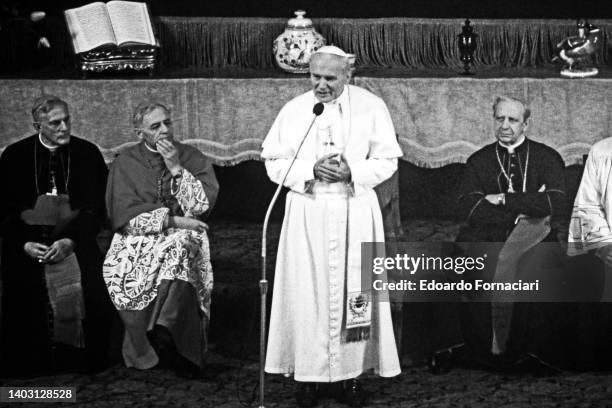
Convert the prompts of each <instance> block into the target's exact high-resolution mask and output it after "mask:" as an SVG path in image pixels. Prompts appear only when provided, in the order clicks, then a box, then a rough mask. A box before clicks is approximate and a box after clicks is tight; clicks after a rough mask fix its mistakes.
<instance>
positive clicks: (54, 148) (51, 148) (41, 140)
mask: <svg viewBox="0 0 612 408" xmlns="http://www.w3.org/2000/svg"><path fill="white" fill-rule="evenodd" d="M38 140H40V144H41V145H43V146H44V147H45V148H46V149H47V150H49V151H51V152H54V151H56V150H57V149H58V148H59V146H50V145H48V144H46V143H45V142H44V141H43V137H42V135H41V134H40V133H39V134H38Z"/></svg>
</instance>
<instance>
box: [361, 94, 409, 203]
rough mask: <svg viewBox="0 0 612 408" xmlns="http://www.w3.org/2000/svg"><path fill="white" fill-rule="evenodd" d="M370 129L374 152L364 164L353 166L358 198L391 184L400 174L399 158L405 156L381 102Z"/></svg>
mask: <svg viewBox="0 0 612 408" xmlns="http://www.w3.org/2000/svg"><path fill="white" fill-rule="evenodd" d="M365 126H367V127H370V142H369V143H370V149H369V153H368V156H367V157H365V158H364V159H362V160H356V161H352V162H349V167H350V168H351V179H352V181H353V185H354V187H355V192H356V193H357V194H358V193H359V192H360V190H369V189H372V188H374V187H376V186H377V185H379V184H380V183H382V182H383V181H385V180H387V179H388V178H389V177H391V176H392V175H393V173H394V172H395V171H396V170H397V158H398V157H401V156H402V155H403V153H402V150H401V149H400V147H399V144H398V143H397V136H396V134H395V128H394V127H393V122H392V121H391V115H390V114H389V110H388V109H387V106H386V105H385V103H384V102H383V101H382V99H378V100H377V103H376V105H375V106H374V113H373V121H372V123H367V124H365Z"/></svg>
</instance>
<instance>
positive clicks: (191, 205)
mask: <svg viewBox="0 0 612 408" xmlns="http://www.w3.org/2000/svg"><path fill="white" fill-rule="evenodd" d="M175 197H176V199H177V201H178V202H179V204H180V206H181V209H182V210H183V213H184V214H185V216H186V217H189V216H197V215H200V214H202V213H203V212H204V211H206V210H208V207H209V203H208V197H206V192H205V191H204V188H203V187H202V182H201V181H200V180H198V179H196V178H195V177H194V176H193V174H191V173H190V172H189V171H187V170H183V177H182V179H181V181H180V185H179V189H178V192H177V193H176V195H175Z"/></svg>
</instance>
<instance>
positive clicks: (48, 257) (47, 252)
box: [23, 238, 75, 263]
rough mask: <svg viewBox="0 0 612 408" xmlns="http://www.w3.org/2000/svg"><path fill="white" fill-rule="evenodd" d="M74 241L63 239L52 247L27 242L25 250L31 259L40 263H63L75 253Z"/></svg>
mask: <svg viewBox="0 0 612 408" xmlns="http://www.w3.org/2000/svg"><path fill="white" fill-rule="evenodd" d="M74 246H75V245H74V241H73V240H71V239H70V238H62V239H58V240H57V241H55V242H54V243H53V244H51V245H50V246H47V245H44V244H41V243H39V242H26V243H25V245H24V246H23V250H24V251H25V253H26V254H28V256H29V257H31V258H33V259H38V262H40V263H55V262H60V261H63V260H64V258H66V257H67V256H68V255H70V254H71V253H72V252H73V251H74Z"/></svg>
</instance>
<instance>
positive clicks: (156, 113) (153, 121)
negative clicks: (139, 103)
mask: <svg viewBox="0 0 612 408" xmlns="http://www.w3.org/2000/svg"><path fill="white" fill-rule="evenodd" d="M139 135H140V136H142V138H143V139H144V141H145V143H146V144H147V145H149V147H151V148H152V149H155V148H156V146H155V145H156V144H157V142H158V141H160V140H161V139H168V140H172V136H173V131H172V120H171V119H170V114H169V113H168V112H166V110H165V109H162V108H155V109H154V110H153V111H151V112H149V113H148V114H146V115H145V116H144V117H143V118H142V126H141V129H140V130H139Z"/></svg>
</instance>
